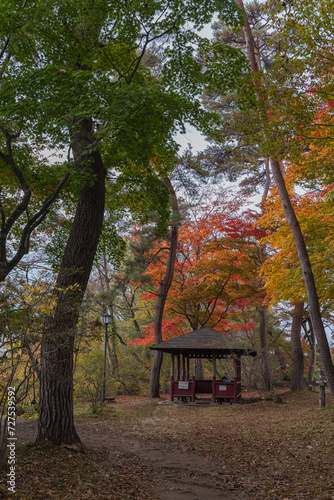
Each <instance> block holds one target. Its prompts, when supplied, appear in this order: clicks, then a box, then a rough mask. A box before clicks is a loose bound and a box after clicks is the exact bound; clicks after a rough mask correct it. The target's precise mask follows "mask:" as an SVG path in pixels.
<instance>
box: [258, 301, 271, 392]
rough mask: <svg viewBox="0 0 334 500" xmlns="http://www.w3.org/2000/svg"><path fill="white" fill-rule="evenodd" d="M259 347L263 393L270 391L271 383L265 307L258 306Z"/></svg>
mask: <svg viewBox="0 0 334 500" xmlns="http://www.w3.org/2000/svg"><path fill="white" fill-rule="evenodd" d="M258 310H259V317H260V345H261V376H262V386H263V389H264V390H265V391H271V390H272V388H273V381H272V376H271V371H270V364H269V353H268V338H267V306H260V307H259V308H258Z"/></svg>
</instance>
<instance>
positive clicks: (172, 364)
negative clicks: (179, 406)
mask: <svg viewBox="0 0 334 500" xmlns="http://www.w3.org/2000/svg"><path fill="white" fill-rule="evenodd" d="M173 388H174V354H171V355H170V400H171V401H174V396H173Z"/></svg>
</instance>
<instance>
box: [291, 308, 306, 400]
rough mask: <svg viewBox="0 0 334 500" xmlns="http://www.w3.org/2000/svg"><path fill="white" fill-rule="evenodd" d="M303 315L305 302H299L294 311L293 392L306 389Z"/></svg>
mask: <svg viewBox="0 0 334 500" xmlns="http://www.w3.org/2000/svg"><path fill="white" fill-rule="evenodd" d="M303 313H304V302H297V303H296V304H295V307H294V311H293V319H292V327H291V351H292V376H291V390H292V391H300V390H302V389H303V388H304V353H303V349H302V343H301V339H300V333H301V328H302V323H303Z"/></svg>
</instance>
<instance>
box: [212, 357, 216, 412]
mask: <svg viewBox="0 0 334 500" xmlns="http://www.w3.org/2000/svg"><path fill="white" fill-rule="evenodd" d="M212 402H213V403H215V402H216V355H215V354H212Z"/></svg>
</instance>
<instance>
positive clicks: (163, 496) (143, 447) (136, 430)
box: [17, 418, 243, 500]
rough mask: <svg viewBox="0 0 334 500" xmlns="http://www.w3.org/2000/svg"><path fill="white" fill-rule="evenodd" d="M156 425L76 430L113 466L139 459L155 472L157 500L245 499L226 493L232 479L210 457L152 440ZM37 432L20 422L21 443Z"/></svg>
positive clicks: (83, 426) (102, 423)
mask: <svg viewBox="0 0 334 500" xmlns="http://www.w3.org/2000/svg"><path fill="white" fill-rule="evenodd" d="M152 425H154V419H153V418H147V419H145V421H143V422H141V425H140V427H139V426H138V425H136V424H134V425H133V424H132V423H131V424H130V425H129V426H124V424H122V425H120V423H119V422H110V421H98V422H96V421H95V422H94V421H93V422H89V423H78V424H77V425H76V428H77V431H78V433H79V435H80V437H81V439H82V442H83V443H84V444H85V445H86V446H89V447H92V448H95V449H100V450H103V451H105V452H107V453H108V454H109V457H110V461H111V463H117V461H118V459H119V458H122V459H123V461H124V458H127V460H128V463H129V464H131V459H136V460H137V459H138V458H139V459H140V461H141V462H142V463H143V464H146V466H147V468H149V469H150V470H151V471H152V490H153V491H154V495H156V500H181V499H182V500H203V499H207V498H210V500H225V499H226V500H234V499H240V498H243V497H242V496H240V494H238V496H235V494H233V492H231V491H229V492H228V493H227V492H224V491H223V489H222V488H224V486H225V485H226V483H227V482H228V481H229V480H230V478H229V477H228V476H226V473H225V474H224V475H222V474H221V472H220V471H219V470H217V469H216V467H215V464H213V463H212V462H211V461H210V459H209V458H207V457H205V456H202V455H200V454H197V453H194V452H189V451H183V450H173V451H171V450H168V449H166V443H164V442H160V443H159V441H157V439H156V438H152V439H150V438H149V436H148V433H149V429H150V428H151V426H152ZM143 431H144V432H143ZM36 432H37V423H36V422H32V421H30V420H25V419H18V421H17V436H18V444H21V443H23V442H25V443H27V442H30V441H34V439H35V437H36ZM129 472H130V473H131V471H129ZM225 487H226V486H225ZM110 498H112V496H111V497H110ZM143 500H144V499H143Z"/></svg>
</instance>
